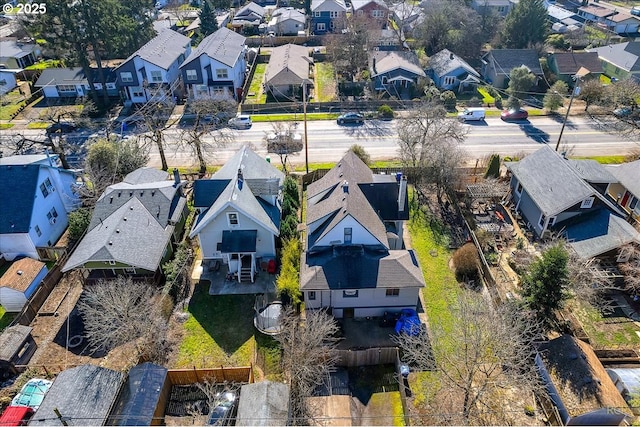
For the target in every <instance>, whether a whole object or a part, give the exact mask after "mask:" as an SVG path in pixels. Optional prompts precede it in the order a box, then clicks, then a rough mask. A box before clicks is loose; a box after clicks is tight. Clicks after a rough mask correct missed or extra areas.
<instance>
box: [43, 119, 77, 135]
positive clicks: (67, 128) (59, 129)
mask: <svg viewBox="0 0 640 427" xmlns="http://www.w3.org/2000/svg"><path fill="white" fill-rule="evenodd" d="M76 129H78V127H77V126H76V125H74V124H73V123H63V122H61V123H54V124H52V125H50V126H49V127H47V135H50V134H52V133H71V132H74V131H75V130H76Z"/></svg>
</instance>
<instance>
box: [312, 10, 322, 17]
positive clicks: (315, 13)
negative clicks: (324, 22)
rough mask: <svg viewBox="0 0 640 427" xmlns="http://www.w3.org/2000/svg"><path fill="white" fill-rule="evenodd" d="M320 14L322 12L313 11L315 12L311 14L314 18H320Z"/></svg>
mask: <svg viewBox="0 0 640 427" xmlns="http://www.w3.org/2000/svg"><path fill="white" fill-rule="evenodd" d="M321 13H322V12H319V11H315V12H313V16H314V17H316V18H320V14H321Z"/></svg>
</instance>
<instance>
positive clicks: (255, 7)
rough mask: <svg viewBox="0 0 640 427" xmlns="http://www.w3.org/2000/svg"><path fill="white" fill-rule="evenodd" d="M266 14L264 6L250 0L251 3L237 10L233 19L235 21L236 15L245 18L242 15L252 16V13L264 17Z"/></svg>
mask: <svg viewBox="0 0 640 427" xmlns="http://www.w3.org/2000/svg"><path fill="white" fill-rule="evenodd" d="M264 14H265V9H264V7H262V6H260V5H259V4H256V3H254V2H252V1H250V2H249V3H247V4H246V5H244V6H243V7H241V8H240V10H238V11H237V12H236V14H235V16H234V18H233V20H234V21H235V20H236V17H238V18H239V19H243V18H242V17H244V16H250V15H257V16H258V17H260V18H262V17H264Z"/></svg>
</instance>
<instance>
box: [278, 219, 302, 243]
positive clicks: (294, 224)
mask: <svg viewBox="0 0 640 427" xmlns="http://www.w3.org/2000/svg"><path fill="white" fill-rule="evenodd" d="M297 235H298V218H297V217H296V216H295V215H289V216H286V217H284V219H283V220H282V223H281V224H280V237H281V238H282V239H292V238H294V237H296V236H297Z"/></svg>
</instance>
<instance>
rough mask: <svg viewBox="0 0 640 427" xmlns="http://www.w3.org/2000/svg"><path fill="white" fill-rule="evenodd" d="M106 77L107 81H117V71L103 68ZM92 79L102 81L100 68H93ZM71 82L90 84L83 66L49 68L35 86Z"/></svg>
mask: <svg viewBox="0 0 640 427" xmlns="http://www.w3.org/2000/svg"><path fill="white" fill-rule="evenodd" d="M103 73H104V78H105V80H106V81H107V83H113V82H115V81H116V73H114V72H113V69H112V68H104V69H103ZM91 79H92V81H93V82H94V83H97V82H99V81H100V77H99V75H98V70H97V69H96V68H92V69H91ZM70 84H84V85H88V84H89V80H88V79H87V75H86V74H85V72H84V70H83V69H82V67H73V68H47V69H46V70H44V71H42V74H41V75H40V77H39V78H38V81H36V83H35V85H34V86H35V87H45V86H55V85H70Z"/></svg>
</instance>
